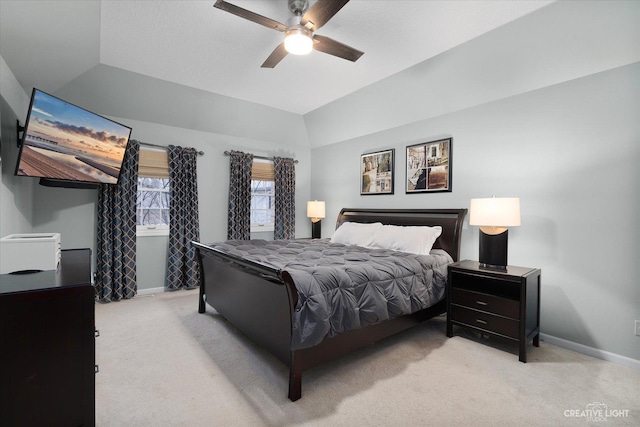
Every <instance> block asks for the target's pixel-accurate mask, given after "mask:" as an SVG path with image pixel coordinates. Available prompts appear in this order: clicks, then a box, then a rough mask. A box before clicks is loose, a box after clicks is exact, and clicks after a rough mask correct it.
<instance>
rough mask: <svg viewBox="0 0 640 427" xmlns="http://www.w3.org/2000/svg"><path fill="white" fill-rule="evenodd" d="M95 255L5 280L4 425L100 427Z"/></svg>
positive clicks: (0, 288) (79, 254)
mask: <svg viewBox="0 0 640 427" xmlns="http://www.w3.org/2000/svg"><path fill="white" fill-rule="evenodd" d="M94 312H95V311H94V288H93V286H92V284H91V250H90V249H75V250H63V251H62V258H61V261H60V266H59V267H58V269H57V270H52V271H43V272H38V273H31V274H5V275H0V343H2V344H1V345H0V425H1V426H93V425H95V371H96V368H95V325H94Z"/></svg>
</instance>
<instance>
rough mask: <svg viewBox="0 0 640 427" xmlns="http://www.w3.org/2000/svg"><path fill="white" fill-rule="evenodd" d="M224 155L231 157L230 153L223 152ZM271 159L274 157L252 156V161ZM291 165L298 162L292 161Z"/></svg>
mask: <svg viewBox="0 0 640 427" xmlns="http://www.w3.org/2000/svg"><path fill="white" fill-rule="evenodd" d="M224 155H225V156H230V155H231V152H229V151H225V152H224ZM273 157H275V156H272V157H266V156H256V155H255V154H254V155H253V158H254V159H262V160H273ZM293 163H298V161H297V160H294V161H293Z"/></svg>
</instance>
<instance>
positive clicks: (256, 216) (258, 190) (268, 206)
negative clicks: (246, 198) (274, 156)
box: [251, 159, 275, 233]
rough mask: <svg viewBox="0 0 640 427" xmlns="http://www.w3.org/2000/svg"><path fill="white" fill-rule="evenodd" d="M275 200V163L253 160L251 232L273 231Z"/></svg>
mask: <svg viewBox="0 0 640 427" xmlns="http://www.w3.org/2000/svg"><path fill="white" fill-rule="evenodd" d="M274 199H275V181H274V172H273V162H272V161H270V160H262V159H253V165H252V167H251V232H254V233H255V232H264V231H273V225H274V218H275V204H274Z"/></svg>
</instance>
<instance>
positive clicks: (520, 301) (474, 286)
mask: <svg viewBox="0 0 640 427" xmlns="http://www.w3.org/2000/svg"><path fill="white" fill-rule="evenodd" d="M453 325H460V326H465V327H470V328H473V329H475V330H477V331H479V332H481V333H487V334H491V335H498V336H501V337H505V338H508V339H510V340H514V341H517V342H518V343H519V359H520V361H521V362H526V361H527V351H526V345H527V342H528V341H529V340H530V339H531V340H533V345H534V346H536V347H538V346H539V345H540V342H539V339H540V269H537V268H527V267H514V266H507V269H506V271H496V270H487V269H483V268H481V267H480V263H479V262H477V261H469V260H464V261H459V262H456V263H453V264H451V265H450V266H449V281H448V287H447V336H448V337H452V336H453Z"/></svg>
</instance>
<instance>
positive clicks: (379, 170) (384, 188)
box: [360, 149, 395, 196]
mask: <svg viewBox="0 0 640 427" xmlns="http://www.w3.org/2000/svg"><path fill="white" fill-rule="evenodd" d="M394 169H395V149H390V150H383V151H377V152H374V153H367V154H363V155H362V156H360V195H361V196H365V195H379V194H393V188H394V182H393V181H394V175H395V170H394Z"/></svg>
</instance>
